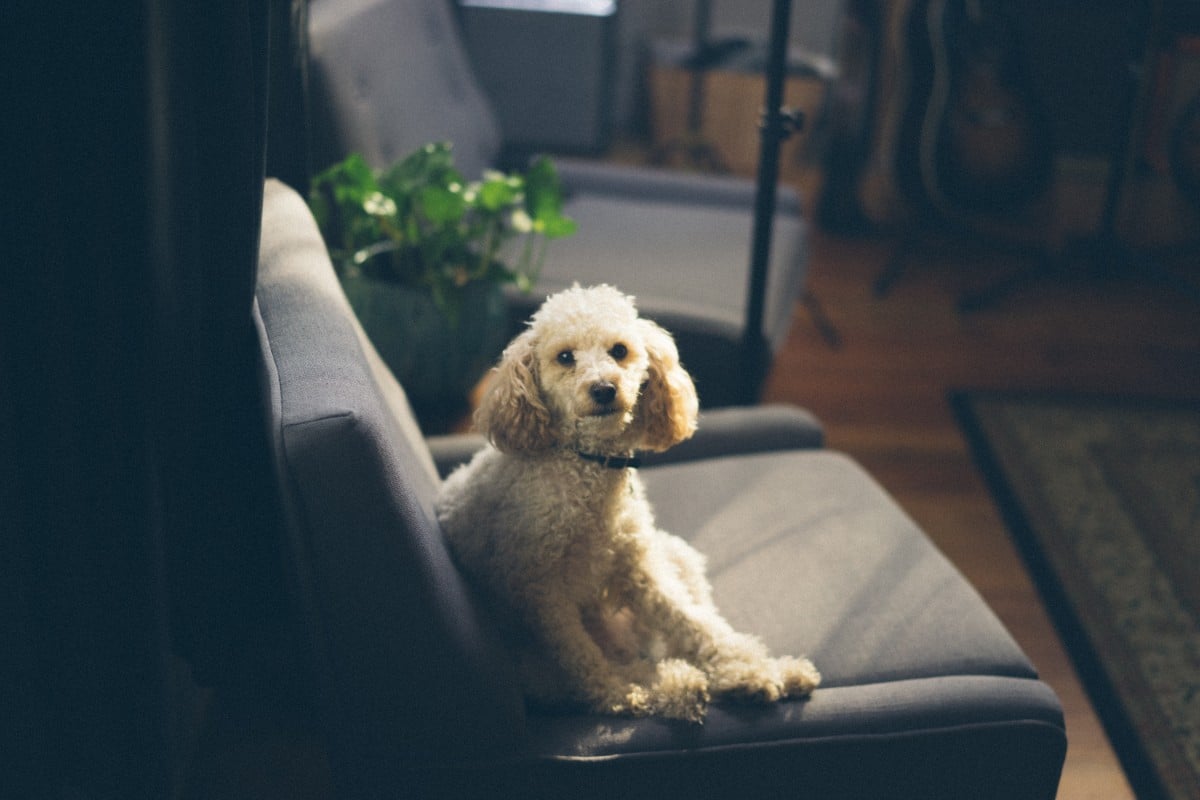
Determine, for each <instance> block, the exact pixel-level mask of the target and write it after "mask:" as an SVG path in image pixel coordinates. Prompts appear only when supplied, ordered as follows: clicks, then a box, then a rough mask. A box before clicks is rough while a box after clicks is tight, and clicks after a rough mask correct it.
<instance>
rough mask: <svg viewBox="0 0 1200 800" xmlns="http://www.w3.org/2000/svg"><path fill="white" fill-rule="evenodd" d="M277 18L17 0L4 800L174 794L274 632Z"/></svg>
mask: <svg viewBox="0 0 1200 800" xmlns="http://www.w3.org/2000/svg"><path fill="white" fill-rule="evenodd" d="M282 5H283V6H284V7H285V8H286V9H289V10H288V11H285V12H284V13H283V14H281V15H280V14H278V8H279V6H280V4H279V3H276V4H275V5H274V6H268V5H267V4H265V3H260V2H253V0H213V1H211V2H205V3H187V2H182V0H145V2H141V3H136V2H135V3H85V4H74V5H69V6H63V5H61V4H49V3H45V2H41V1H40V0H39V2H27V1H26V0H18V1H17V2H15V3H12V4H9V5H7V6H6V9H5V25H4V28H5V32H4V34H3V35H4V41H3V42H2V43H0V46H2V47H3V49H4V52H5V69H4V70H3V77H2V78H0V80H3V86H4V93H3V96H4V97H5V102H6V105H7V107H6V108H5V113H4V115H3V116H4V122H3V123H0V124H3V126H4V128H5V130H6V133H7V134H8V135H6V136H5V139H4V140H5V142H7V143H8V147H9V151H8V152H7V153H6V156H7V157H6V159H5V161H6V163H8V164H9V169H7V170H6V174H5V179H4V190H3V192H2V194H3V197H4V206H3V220H4V222H3V230H4V233H3V238H4V260H3V274H4V276H5V280H4V282H3V285H2V287H0V626H2V627H0V635H3V637H4V638H3V641H2V642H0V650H2V651H3V652H4V658H3V663H4V670H5V671H4V673H3V674H2V675H0V707H2V708H4V709H5V711H4V714H3V715H2V716H3V717H4V722H3V740H0V751H2V752H4V753H5V756H6V757H5V762H6V767H5V770H4V771H3V772H4V774H3V775H0V796H5V797H41V796H47V797H79V798H93V797H95V798H99V797H120V798H138V797H147V798H166V797H171V796H173V795H175V794H176V792H177V790H178V786H179V782H180V779H181V772H182V770H183V769H184V765H185V764H186V760H187V757H188V755H189V753H188V750H189V748H190V744H191V742H192V739H193V736H194V728H195V724H196V717H197V711H198V708H199V706H198V704H197V698H198V697H200V692H199V690H198V689H197V686H198V685H212V684H220V683H223V682H228V681H232V680H236V679H237V676H238V675H239V673H240V672H242V671H243V670H244V669H245V668H246V665H247V664H248V663H251V662H254V661H256V660H258V659H260V658H262V656H261V654H260V653H259V651H260V650H262V649H263V648H262V642H263V640H264V636H263V635H262V632H263V631H264V630H274V629H275V628H277V627H278V625H280V624H281V623H280V618H281V616H282V614H283V611H282V607H283V599H282V588H281V586H280V582H279V579H278V577H277V575H278V570H277V568H276V565H275V560H276V556H275V552H276V551H275V550H274V549H273V548H274V547H275V543H274V540H273V536H274V533H273V525H274V521H273V504H272V497H271V492H270V490H269V482H268V481H267V477H266V476H268V475H269V474H270V473H269V469H268V468H267V466H266V464H267V462H266V460H265V458H266V455H265V453H266V450H265V443H264V441H263V436H264V432H263V430H262V424H261V417H260V408H261V406H260V402H261V401H260V398H259V387H258V382H257V371H256V354H257V349H256V348H257V344H256V340H255V336H254V330H253V326H252V322H251V304H252V297H253V286H254V274H255V264H256V258H257V245H258V233H259V220H260V211H261V202H262V179H263V175H264V171H265V160H266V146H267V145H266V142H267V134H266V120H267V107H268V102H269V98H268V83H269V80H270V78H269V76H270V74H271V72H270V65H269V58H268V53H269V51H270V42H271V26H272V23H271V20H272V18H274V17H276V16H280V17H281V18H283V19H287V18H288V16H289V13H290V4H288V3H282ZM285 41H286V40H285ZM300 146H301V147H302V146H303V140H302V139H301V143H300ZM296 158H297V156H292V157H290V161H291V163H296ZM299 158H302V156H299Z"/></svg>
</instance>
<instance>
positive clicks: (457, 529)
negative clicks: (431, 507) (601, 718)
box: [437, 286, 820, 722]
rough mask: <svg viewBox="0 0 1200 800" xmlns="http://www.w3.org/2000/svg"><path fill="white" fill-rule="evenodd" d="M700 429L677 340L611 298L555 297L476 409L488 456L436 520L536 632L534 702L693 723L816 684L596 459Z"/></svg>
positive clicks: (451, 482)
mask: <svg viewBox="0 0 1200 800" xmlns="http://www.w3.org/2000/svg"><path fill="white" fill-rule="evenodd" d="M696 416H697V400H696V391H695V387H694V386H693V384H692V380H691V378H690V377H689V376H688V374H687V372H685V371H684V370H683V368H682V367H681V365H680V363H679V356H678V352H677V351H676V348H675V344H674V342H673V341H672V339H671V337H670V335H669V334H668V333H667V332H666V331H664V330H663V329H662V328H660V327H659V326H657V325H656V324H654V323H653V322H650V321H649V320H645V319H641V318H639V317H638V314H637V310H636V308H635V307H634V304H633V300H632V298H629V297H627V296H625V295H623V294H621V293H620V292H619V291H617V290H616V289H614V288H612V287H609V286H597V287H592V288H588V289H583V288H580V287H578V286H576V287H574V288H571V289H568V290H566V291H563V292H560V293H559V294H556V295H554V296H553V297H551V298H549V299H548V300H547V301H546V302H545V304H544V305H543V306H542V307H541V309H539V310H538V312H537V313H536V314H534V316H533V320H532V323H531V325H530V327H529V328H528V329H527V330H526V331H524V332H523V333H522V334H521V335H519V336H518V337H517V338H516V339H514V340H513V341H512V343H511V344H510V345H509V346H508V348H507V349H506V350H505V351H504V355H503V356H502V357H501V361H500V364H499V366H498V367H497V369H496V370H495V374H494V376H493V380H492V383H491V386H490V389H489V390H488V392H487V393H486V395H485V397H484V399H483V401H482V404H481V406H480V408H479V410H478V412H477V414H476V423H477V425H478V427H479V428H480V429H481V430H483V431H484V432H485V433H486V434H487V435H488V438H489V440H490V442H491V445H490V446H488V447H486V448H485V449H484V450H482V451H480V452H479V453H478V454H476V456H475V457H474V458H473V459H472V461H471V462H470V463H469V464H467V465H465V466H463V467H461V468H459V469H458V470H456V471H455V472H454V473H453V474H451V475H450V477H449V478H447V480H446V482H445V484H444V485H443V488H442V491H441V494H440V496H439V500H438V506H437V513H438V520H439V521H440V523H441V525H442V528H443V530H444V531H445V534H446V537H447V539H448V540H449V542H450V545H451V547H452V549H453V552H454V553H455V556H456V558H457V559H458V560H459V561H460V563H461V564H462V566H463V567H464V569H465V570H466V571H467V573H468V574H469V575H470V576H472V578H473V579H474V580H475V581H477V582H478V583H479V584H480V586H481V588H483V589H484V590H486V591H487V592H488V593H489V594H491V595H492V596H494V597H495V598H497V599H498V600H500V601H501V602H502V603H503V604H504V605H505V606H506V607H507V608H508V609H511V611H512V612H514V614H515V617H516V618H517V619H519V620H520V622H521V623H522V628H523V629H524V630H525V631H526V632H527V633H528V634H529V635H528V637H527V641H526V642H525V644H524V646H522V647H521V651H522V652H521V656H520V659H519V660H520V666H521V677H522V681H523V684H524V688H525V690H526V693H527V694H528V696H529V697H530V698H531V699H532V700H534V701H541V702H545V703H561V702H577V703H583V704H586V705H587V706H588V707H590V708H591V709H592V710H594V711H597V712H601V713H612V714H632V715H638V716H641V715H648V714H659V715H663V716H668V717H675V718H680V719H686V720H691V721H696V722H698V721H701V720H702V719H703V717H704V714H705V711H706V710H707V706H708V703H709V701H710V700H711V699H712V698H715V697H721V696H726V697H732V698H738V699H743V700H753V701H760V702H771V701H775V700H778V699H780V698H783V697H790V696H802V695H806V694H808V693H809V692H811V691H812V690H813V688H814V687H815V686H816V685H817V683H818V682H819V680H820V676H819V675H818V674H817V671H816V670H815V669H814V668H813V666H812V664H811V663H809V661H807V660H806V659H802V658H793V657H783V658H772V657H771V656H769V655H768V653H767V649H766V647H765V646H764V645H763V644H762V642H761V641H759V640H758V639H757V638H755V637H753V636H750V635H747V634H745V633H739V632H737V631H735V630H733V628H732V627H731V626H730V625H729V623H728V622H726V620H725V619H724V618H723V617H722V616H721V614H720V613H719V612H718V611H717V608H716V606H715V605H714V604H713V599H712V590H711V588H710V586H709V584H708V580H707V579H706V577H705V574H704V558H703V556H701V555H700V554H699V553H698V552H696V550H694V549H693V548H692V547H691V546H690V545H688V544H687V543H686V542H684V541H683V540H682V539H680V538H678V537H676V536H673V535H671V534H669V533H666V532H664V531H661V530H659V529H658V527H657V526H656V525H655V521H654V515H653V512H652V510H651V508H650V504H649V503H648V502H647V500H646V496H645V492H644V489H643V487H642V482H641V480H640V479H639V478H638V475H637V471H636V469H633V468H632V467H630V466H626V465H625V462H620V461H619V462H617V464H615V465H614V464H613V463H612V462H610V463H609V464H608V465H605V464H602V463H599V461H598V460H596V457H603V456H610V457H614V458H616V459H626V458H629V457H631V456H632V454H633V453H634V452H635V451H637V450H649V451H661V450H665V449H667V448H668V447H671V446H672V445H674V444H676V443H678V442H680V441H683V440H684V439H686V438H688V437H690V436H691V435H692V433H693V431H694V430H695V427H696ZM581 454H586V455H581ZM589 456H590V457H589Z"/></svg>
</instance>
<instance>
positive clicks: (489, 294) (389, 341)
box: [342, 275, 508, 432]
mask: <svg viewBox="0 0 1200 800" xmlns="http://www.w3.org/2000/svg"><path fill="white" fill-rule="evenodd" d="M342 288H343V289H344V290H345V292H346V296H347V298H348V299H349V300H350V306H351V307H352V308H353V309H354V312H355V314H357V315H358V318H359V321H360V322H362V326H363V329H364V330H365V331H366V332H367V336H368V337H370V339H371V342H372V343H373V344H374V345H375V349H376V350H378V351H379V355H380V357H381V358H383V361H384V363H386V364H387V365H388V367H389V368H390V369H391V370H392V374H394V375H395V376H396V379H397V380H398V381H399V382H400V385H401V386H403V387H404V391H405V393H406V394H407V395H408V400H409V402H410V403H411V404H412V407H413V411H414V412H415V413H416V414H417V416H418V417H419V418H420V419H421V423H422V426H423V427H425V428H426V429H427V432H433V429H438V428H442V427H444V426H445V425H446V424H447V423H449V422H452V421H453V420H454V418H455V416H457V415H459V414H461V413H462V412H464V411H465V410H466V408H467V405H468V397H469V395H470V392H471V389H472V388H473V387H474V386H475V384H477V383H478V382H479V379H480V378H482V377H483V375H484V373H485V372H487V370H488V369H489V368H490V367H491V366H492V365H493V364H494V363H495V361H496V359H497V358H498V357H499V355H500V353H501V351H502V350H503V349H504V345H505V342H506V341H507V338H508V327H507V326H508V311H507V307H506V305H505V302H504V293H503V290H502V289H501V288H500V286H499V285H497V284H494V283H483V282H476V283H471V284H468V285H467V286H466V287H465V288H464V290H463V294H462V308H461V311H460V313H459V318H458V321H457V323H456V324H453V325H452V324H451V323H450V321H449V320H448V319H447V318H446V315H445V314H443V313H442V311H441V310H440V309H439V308H438V307H437V305H436V304H434V302H433V297H432V295H431V294H430V293H429V292H428V291H425V290H422V289H414V288H410V287H407V286H399V285H396V284H394V283H389V282H387V281H381V280H377V279H374V278H369V277H366V276H361V275H360V276H354V277H343V278H342Z"/></svg>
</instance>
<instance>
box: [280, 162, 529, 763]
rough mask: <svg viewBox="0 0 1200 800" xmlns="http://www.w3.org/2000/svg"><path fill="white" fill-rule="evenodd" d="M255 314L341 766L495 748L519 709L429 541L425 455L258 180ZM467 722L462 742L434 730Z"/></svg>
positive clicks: (313, 241)
mask: <svg viewBox="0 0 1200 800" xmlns="http://www.w3.org/2000/svg"><path fill="white" fill-rule="evenodd" d="M256 311H257V317H258V320H259V323H260V339H261V342H262V347H263V368H264V381H265V384H266V390H267V393H268V396H269V397H270V398H271V406H270V408H269V410H268V424H269V431H270V433H271V435H272V437H273V438H274V445H275V452H276V460H277V471H278V477H279V485H280V487H281V488H282V490H283V498H282V499H283V501H284V503H283V504H284V507H285V510H286V511H287V512H288V517H289V519H288V522H289V525H288V528H289V540H290V541H289V544H290V546H291V551H290V553H289V555H290V558H291V563H292V573H293V577H294V580H295V582H296V586H297V591H298V592H299V594H300V595H301V598H302V601H303V606H304V607H305V609H306V611H307V612H308V613H307V616H306V619H305V620H304V623H305V626H306V628H307V630H308V631H309V632H310V634H311V635H312V651H313V656H314V659H315V662H316V664H315V667H316V670H317V672H318V675H319V680H321V682H322V684H323V688H324V689H325V690H326V693H325V695H324V696H323V700H324V701H325V703H326V709H325V711H326V713H328V714H330V715H331V716H334V717H337V718H339V719H353V720H354V730H355V732H356V733H355V736H354V737H353V741H348V742H345V743H344V744H345V749H344V750H342V751H341V753H340V755H341V757H342V759H343V763H345V762H349V763H353V762H355V761H356V760H358V759H361V758H365V757H368V755H370V756H371V757H380V750H378V749H377V748H382V752H383V753H386V754H387V757H389V758H395V759H400V760H405V761H411V760H413V759H417V758H436V757H441V758H445V756H446V753H448V752H453V753H454V754H455V755H461V754H462V753H463V752H464V749H465V751H467V752H470V751H474V752H475V754H476V755H477V756H478V755H479V754H481V753H494V752H495V751H497V750H504V749H506V748H507V747H509V746H511V742H512V740H511V736H510V733H511V731H512V730H514V729H517V730H519V729H520V727H521V717H522V713H523V712H522V708H521V703H520V697H519V694H518V693H517V691H516V689H515V682H514V680H513V677H512V674H511V667H510V665H509V662H508V661H507V659H506V658H505V657H503V656H502V655H500V653H499V651H498V650H497V649H496V647H495V645H494V642H493V640H492V639H491V637H490V635H489V633H488V631H489V630H490V628H489V627H488V626H487V625H486V624H485V623H484V622H483V621H482V620H481V617H480V613H479V609H477V607H476V605H475V602H474V600H473V599H472V598H471V596H470V592H469V589H468V587H467V586H466V585H465V584H464V582H463V581H462V579H461V577H460V575H459V573H458V571H457V569H456V568H455V567H454V565H453V564H452V563H451V560H450V555H449V552H448V551H447V549H446V547H445V544H444V542H443V540H442V536H441V532H440V529H439V528H438V526H437V523H436V521H435V516H434V512H433V499H434V494H435V492H436V490H437V476H436V474H435V473H434V471H433V464H432V460H431V459H430V457H429V453H428V450H427V449H426V448H425V446H424V443H423V441H422V439H421V437H420V435H419V433H417V429H416V426H415V424H414V423H413V420H412V418H411V414H409V413H408V411H407V408H406V406H405V403H404V401H403V393H402V392H401V391H400V390H399V387H398V386H397V385H395V383H394V381H391V379H390V376H389V375H388V374H387V373H386V371H383V372H382V373H381V372H379V371H377V370H375V369H373V362H374V357H373V356H372V355H370V353H369V348H368V347H366V346H365V339H364V337H363V336H362V333H361V330H360V329H359V327H358V325H357V323H356V321H355V318H354V315H353V313H352V312H351V310H350V307H349V304H348V303H347V301H346V299H345V296H344V295H343V294H342V292H341V288H340V286H339V284H338V282H337V279H336V277H335V276H334V273H333V270H332V265H331V264H330V262H329V259H328V257H327V256H326V255H325V250H324V245H323V244H322V242H321V239H320V236H319V234H318V233H317V231H316V226H315V223H314V222H313V221H312V218H311V216H309V215H308V212H307V208H306V206H305V205H304V202H303V200H302V199H301V198H300V197H299V196H298V195H297V194H295V192H293V191H291V190H290V189H288V188H287V187H285V186H283V185H282V184H279V183H276V182H274V181H271V182H268V185H267V187H266V192H265V197H264V213H263V235H262V245H261V254H260V261H259V277H258V288H257V291H256ZM431 676H436V679H433V678H431ZM414 687H417V688H416V689H415V690H414ZM467 718H469V719H470V720H471V729H472V735H471V736H470V737H466V738H464V737H461V736H460V734H459V730H458V726H457V725H448V724H447V723H446V720H447V719H451V720H454V719H467ZM359 748H366V749H364V750H362V751H361V752H360V751H359Z"/></svg>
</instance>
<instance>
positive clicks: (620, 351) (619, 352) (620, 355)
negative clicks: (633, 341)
mask: <svg viewBox="0 0 1200 800" xmlns="http://www.w3.org/2000/svg"><path fill="white" fill-rule="evenodd" d="M608 354H609V355H610V356H612V357H613V360H614V361H624V360H625V357H626V356H627V355H629V348H628V347H626V346H625V345H623V344H621V343H620V342H618V343H617V344H614V345H613V346H612V349H611V350H609V351H608Z"/></svg>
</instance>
